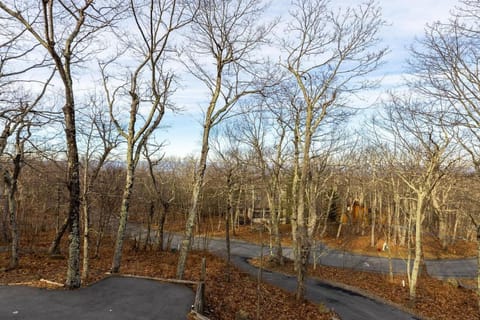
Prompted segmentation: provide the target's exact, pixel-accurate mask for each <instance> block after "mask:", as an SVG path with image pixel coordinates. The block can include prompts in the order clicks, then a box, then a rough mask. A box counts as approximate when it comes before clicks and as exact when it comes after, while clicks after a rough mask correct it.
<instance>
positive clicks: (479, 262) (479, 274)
mask: <svg viewBox="0 0 480 320" xmlns="http://www.w3.org/2000/svg"><path fill="white" fill-rule="evenodd" d="M472 219H473V218H472ZM477 295H478V309H479V310H480V224H477Z"/></svg>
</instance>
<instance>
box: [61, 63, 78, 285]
mask: <svg viewBox="0 0 480 320" xmlns="http://www.w3.org/2000/svg"><path fill="white" fill-rule="evenodd" d="M66 67H67V69H68V70H67V71H66V72H65V73H66V79H65V81H66V83H65V96H66V102H65V106H64V107H63V113H64V118H65V136H66V140H67V186H68V191H69V209H68V216H69V220H70V235H69V241H70V244H69V246H68V269H67V280H66V286H67V288H69V289H74V288H79V287H80V284H81V279H80V169H79V160H78V148H77V140H76V131H77V130H76V124H75V107H74V98H73V87H72V79H71V75H70V70H69V68H70V65H69V63H66Z"/></svg>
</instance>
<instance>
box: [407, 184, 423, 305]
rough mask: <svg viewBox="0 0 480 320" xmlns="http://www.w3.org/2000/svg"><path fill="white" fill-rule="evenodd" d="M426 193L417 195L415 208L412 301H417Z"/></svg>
mask: <svg viewBox="0 0 480 320" xmlns="http://www.w3.org/2000/svg"><path fill="white" fill-rule="evenodd" d="M424 200H425V194H424V193H423V192H419V193H418V196H417V207H416V210H415V259H414V260H413V268H412V276H411V279H410V291H409V295H410V301H411V303H415V299H416V295H417V280H418V275H419V271H420V263H421V260H422V221H423V219H422V218H423V203H424Z"/></svg>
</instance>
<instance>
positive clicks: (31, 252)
mask: <svg viewBox="0 0 480 320" xmlns="http://www.w3.org/2000/svg"><path fill="white" fill-rule="evenodd" d="M52 239H53V234H40V235H37V236H36V237H35V241H34V243H35V246H32V245H31V244H27V243H22V246H21V247H22V248H23V249H22V251H21V256H20V266H19V267H18V268H17V269H14V270H9V271H6V270H3V271H1V272H0V285H8V284H10V285H11V284H22V285H29V286H35V287H42V288H47V289H57V290H61V289H62V287H61V286H60V285H55V283H58V284H62V283H64V282H65V276H66V273H67V268H66V264H67V261H66V258H65V257H64V256H61V255H60V256H55V257H54V258H52V257H50V256H49V255H48V254H47V249H48V246H49V244H50V242H51V240H52ZM63 242H64V243H63V246H62V247H63V248H62V252H63V253H64V255H66V252H67V248H66V244H65V239H64V241H63ZM103 244H104V245H103V246H102V248H101V250H100V253H99V256H98V257H97V258H94V259H92V260H91V265H90V277H89V279H88V281H87V282H86V283H84V284H83V285H84V286H85V285H89V284H92V283H94V282H96V281H99V280H101V279H103V278H105V277H106V276H107V272H108V271H109V268H110V266H111V260H112V256H113V249H112V248H113V240H111V239H105V240H104V241H103ZM202 257H206V258H207V268H206V270H207V274H206V292H205V293H206V315H207V316H208V317H209V318H210V319H212V320H215V319H235V318H236V316H238V315H240V314H241V315H243V316H244V318H239V319H250V320H253V319H286V320H287V319H292V320H293V319H312V320H313V319H329V320H330V319H335V318H338V316H337V315H336V314H335V313H333V312H330V311H329V310H328V309H327V308H326V307H325V306H323V305H316V304H313V303H311V302H308V301H302V302H296V301H295V299H294V296H293V295H292V294H291V293H288V292H286V291H284V290H282V289H279V288H276V287H274V286H272V285H269V284H266V283H262V284H261V285H259V284H258V282H257V280H256V279H255V278H253V277H251V276H250V275H248V274H246V273H244V272H241V271H240V270H238V269H236V268H233V267H232V268H230V271H229V272H230V281H228V278H227V274H228V271H227V270H228V269H227V268H226V265H225V261H224V260H223V259H221V258H219V257H217V256H215V255H212V254H210V253H208V252H198V251H196V252H195V251H194V252H192V253H191V254H190V255H189V258H188V261H187V267H186V272H185V277H184V279H186V280H193V281H198V280H199V279H200V272H201V271H200V270H201V259H202ZM8 259H9V252H8V251H6V250H4V251H2V252H0V266H6V265H8ZM177 260H178V254H177V253H176V252H170V251H168V252H167V251H158V250H154V249H152V248H147V249H145V248H141V249H140V248H138V247H137V246H136V244H135V242H133V241H127V242H126V244H125V248H124V253H123V259H122V266H121V270H120V271H121V274H129V275H137V276H147V277H157V278H167V279H168V278H174V277H175V272H176V264H177ZM45 280H47V281H45ZM192 303H193V301H192ZM272 310H275V312H272Z"/></svg>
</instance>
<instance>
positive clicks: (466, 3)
mask: <svg viewBox="0 0 480 320" xmlns="http://www.w3.org/2000/svg"><path fill="white" fill-rule="evenodd" d="M479 21H480V3H479V2H478V1H473V0H462V1H460V4H459V6H458V7H457V8H456V9H455V10H454V11H453V12H452V15H451V17H450V19H449V20H448V21H439V22H436V23H433V24H430V25H427V27H426V30H425V36H424V37H423V38H421V39H420V40H419V41H418V42H417V44H416V45H415V46H414V48H413V49H412V59H411V61H410V65H411V67H412V69H413V71H414V75H415V76H416V77H415V79H414V80H413V81H412V82H413V85H414V86H415V87H416V88H417V89H418V90H420V91H421V92H422V93H423V94H425V95H426V96H427V97H429V98H433V99H437V100H441V101H442V102H444V103H445V106H444V107H443V108H442V110H443V113H444V119H445V121H444V125H445V124H446V125H447V126H448V127H450V129H451V128H452V127H453V128H454V132H456V134H457V135H458V137H459V138H458V139H457V140H458V142H459V143H460V144H461V145H462V146H463V148H464V149H465V151H466V152H467V153H468V154H469V155H470V157H471V160H472V163H473V166H474V168H475V170H476V172H477V175H478V174H479V173H480V133H479V132H480V108H479V105H480V104H479V102H480V95H479V90H478V88H479V85H480V70H479V68H478V61H479V58H480V54H479V52H478V46H479V45H480V29H479ZM471 221H472V223H473V224H474V225H475V226H478V224H477V223H476V222H475V221H476V220H475V219H474V218H472V219H471ZM477 230H478V229H477ZM479 243H480V242H479ZM479 248H480V246H479ZM478 256H479V259H480V250H479V252H478ZM478 279H479V281H478V292H479V306H480V264H479V270H478Z"/></svg>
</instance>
